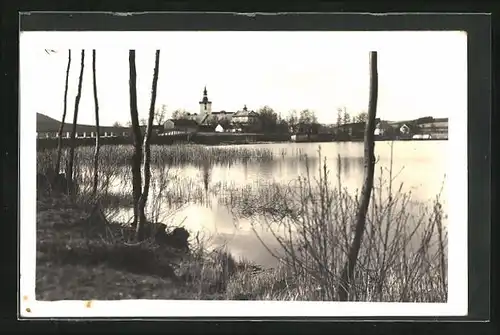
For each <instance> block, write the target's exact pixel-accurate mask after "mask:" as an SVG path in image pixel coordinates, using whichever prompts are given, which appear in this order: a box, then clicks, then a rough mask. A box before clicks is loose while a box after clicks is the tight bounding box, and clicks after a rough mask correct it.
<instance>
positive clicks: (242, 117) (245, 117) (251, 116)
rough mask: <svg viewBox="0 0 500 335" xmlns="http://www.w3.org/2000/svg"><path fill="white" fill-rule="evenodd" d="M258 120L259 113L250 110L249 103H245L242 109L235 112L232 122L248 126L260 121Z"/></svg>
mask: <svg viewBox="0 0 500 335" xmlns="http://www.w3.org/2000/svg"><path fill="white" fill-rule="evenodd" d="M258 120H259V114H257V113H256V112H254V111H252V110H248V108H247V105H245V106H244V107H243V109H242V110H239V111H237V112H236V113H234V115H233V116H232V118H231V123H232V124H238V125H243V126H246V125H251V124H255V123H257V122H258Z"/></svg>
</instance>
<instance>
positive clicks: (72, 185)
mask: <svg viewBox="0 0 500 335" xmlns="http://www.w3.org/2000/svg"><path fill="white" fill-rule="evenodd" d="M84 65H85V50H83V49H82V56H81V64H80V78H79V79H78V92H77V94H76V98H75V113H74V115H73V128H72V131H71V145H70V149H69V162H68V188H69V193H70V194H73V193H74V191H75V183H74V181H73V164H74V159H75V147H76V139H75V137H76V122H77V119H78V107H79V106H80V99H81V97H82V81H83V69H84Z"/></svg>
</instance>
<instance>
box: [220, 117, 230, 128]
mask: <svg viewBox="0 0 500 335" xmlns="http://www.w3.org/2000/svg"><path fill="white" fill-rule="evenodd" d="M218 123H219V124H220V125H221V126H222V128H224V129H228V128H230V126H231V121H229V119H228V118H222V119H221V120H219V122H218Z"/></svg>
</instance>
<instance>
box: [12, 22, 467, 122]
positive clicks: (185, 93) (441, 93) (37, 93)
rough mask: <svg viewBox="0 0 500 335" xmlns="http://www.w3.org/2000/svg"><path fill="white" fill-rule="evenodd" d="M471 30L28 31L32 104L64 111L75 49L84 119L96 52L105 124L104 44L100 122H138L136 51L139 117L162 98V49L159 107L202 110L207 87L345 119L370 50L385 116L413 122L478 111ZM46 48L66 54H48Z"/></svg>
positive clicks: (360, 102) (25, 100)
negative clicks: (472, 103)
mask: <svg viewBox="0 0 500 335" xmlns="http://www.w3.org/2000/svg"><path fill="white" fill-rule="evenodd" d="M466 40H467V37H466V34H465V33H463V32H458V31H454V32H444V31H439V32H438V31H428V32H405V31H401V32H214V31H197V32H173V31H171V32H22V33H21V36H20V92H21V93H20V101H21V108H22V109H26V110H29V111H30V112H33V116H35V113H36V112H39V113H43V114H46V115H48V116H50V117H52V118H55V119H58V120H60V119H61V117H62V112H63V97H64V83H65V76H66V67H67V59H68V50H69V49H71V50H72V63H71V71H70V78H69V91H68V112H67V116H66V122H72V119H73V111H74V105H75V96H76V92H77V86H78V76H79V72H80V62H81V58H80V57H81V49H85V50H86V54H85V62H84V65H85V67H84V78H83V88H82V98H81V102H80V107H79V115H78V123H80V124H94V123H95V115H94V113H95V112H94V96H93V87H92V85H93V84H92V49H96V55H97V59H96V63H97V65H96V76H97V88H98V99H99V110H100V124H101V125H112V124H113V123H114V122H117V121H118V122H120V123H122V124H126V123H127V122H128V121H129V120H130V108H129V87H128V84H129V83H128V81H129V64H128V50H129V49H136V66H137V95H138V107H139V118H146V117H147V114H148V110H149V105H150V99H151V86H152V77H153V69H154V56H155V50H156V49H160V50H161V51H160V69H159V80H158V90H157V99H156V106H158V107H159V106H161V105H163V104H164V105H166V107H167V111H168V114H167V116H170V115H171V113H172V112H173V111H174V110H176V109H185V110H187V111H190V112H196V113H197V112H198V111H199V101H200V100H201V98H202V94H203V88H204V86H205V85H206V87H207V91H208V97H209V99H210V100H211V101H212V102H213V104H212V109H213V110H214V111H220V110H225V111H231V112H235V111H237V110H239V109H242V107H243V106H244V105H247V107H248V108H249V109H251V110H258V109H259V108H261V107H263V106H264V105H268V106H270V107H271V108H273V109H274V110H275V111H276V112H277V113H279V114H280V115H281V116H282V117H286V116H287V115H288V114H289V112H290V111H291V110H298V111H300V110H302V109H310V110H312V111H314V112H315V114H316V116H317V117H318V120H319V121H320V122H322V123H335V122H336V116H337V114H336V110H337V108H344V107H345V108H346V110H347V111H348V112H349V113H350V114H351V115H357V114H359V113H361V112H365V111H367V109H368V96H369V51H377V52H378V75H379V95H378V104H377V117H380V118H382V119H385V120H407V119H415V118H418V117H423V116H434V117H450V116H452V115H453V114H455V113H466V111H467V100H466V98H467V44H466V43H467V42H466ZM45 49H54V50H55V51H56V53H52V54H50V55H48V54H47V53H46V52H45Z"/></svg>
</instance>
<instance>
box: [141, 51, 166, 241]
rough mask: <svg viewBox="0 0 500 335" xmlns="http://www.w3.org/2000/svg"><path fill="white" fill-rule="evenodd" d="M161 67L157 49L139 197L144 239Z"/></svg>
mask: <svg viewBox="0 0 500 335" xmlns="http://www.w3.org/2000/svg"><path fill="white" fill-rule="evenodd" d="M159 67H160V50H156V58H155V67H154V73H153V85H152V88H151V104H150V106H149V117H148V120H147V125H146V132H145V135H144V147H143V150H144V168H143V170H144V187H143V190H142V193H141V195H140V199H139V215H140V216H139V224H138V225H137V230H136V238H137V240H139V241H142V239H143V238H144V236H143V235H144V227H145V226H146V225H147V218H146V214H145V208H146V203H147V201H148V195H149V184H150V181H151V146H150V142H151V133H152V130H153V121H154V117H155V104H156V89H157V87H158V70H159Z"/></svg>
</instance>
